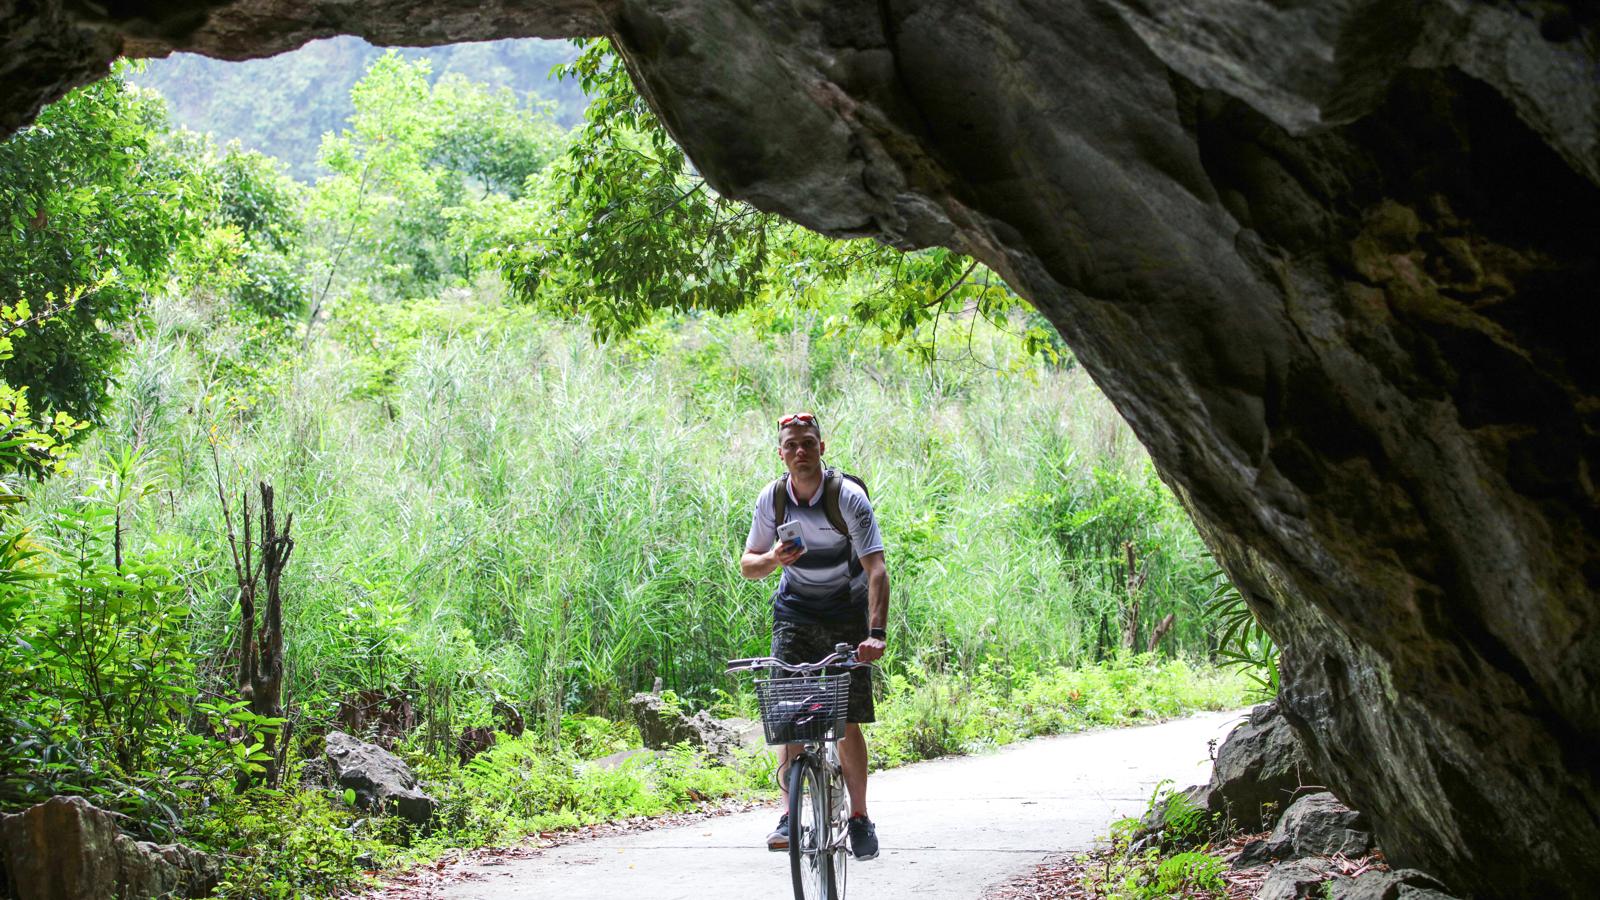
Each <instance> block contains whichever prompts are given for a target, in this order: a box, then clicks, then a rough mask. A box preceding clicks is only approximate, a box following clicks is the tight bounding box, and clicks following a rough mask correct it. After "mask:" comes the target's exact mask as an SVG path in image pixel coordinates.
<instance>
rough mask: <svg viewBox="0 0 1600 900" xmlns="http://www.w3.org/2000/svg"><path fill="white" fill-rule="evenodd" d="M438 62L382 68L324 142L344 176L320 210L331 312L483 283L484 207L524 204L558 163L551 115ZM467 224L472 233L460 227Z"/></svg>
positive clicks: (318, 201)
mask: <svg viewBox="0 0 1600 900" xmlns="http://www.w3.org/2000/svg"><path fill="white" fill-rule="evenodd" d="M430 72H431V70H430V65H429V63H428V61H427V60H426V59H423V60H418V61H416V62H407V61H406V60H405V59H404V58H402V57H401V56H400V55H399V54H398V53H394V52H391V53H387V54H385V55H384V56H382V57H379V58H378V59H377V61H375V62H374V63H373V64H372V67H371V68H370V69H369V70H368V71H367V74H366V76H365V77H363V78H362V79H361V81H360V82H359V83H357V84H356V86H355V87H354V88H353V89H352V91H351V99H352V102H353V103H354V106H355V113H354V115H352V116H351V119H350V125H349V127H348V128H347V129H345V130H344V131H342V132H340V133H339V134H337V135H330V136H328V137H327V138H325V139H324V141H323V146H322V163H323V165H324V166H325V167H327V168H328V170H329V171H330V172H331V173H332V174H331V175H330V176H328V177H327V178H324V179H322V180H321V181H319V182H318V183H317V186H316V188H315V190H314V191H313V192H312V195H311V198H310V202H309V218H310V220H311V222H312V224H313V234H312V238H313V241H312V243H313V247H312V252H313V254H314V255H315V258H316V266H315V267H314V268H315V269H317V270H319V271H321V272H322V273H323V277H322V278H321V280H320V282H319V284H318V285H317V286H316V288H315V298H316V299H315V301H314V304H313V305H314V308H315V309H316V310H317V311H318V312H320V311H321V309H322V307H323V306H324V305H325V302H326V301H327V300H328V299H330V298H333V297H339V296H353V297H370V298H372V299H376V300H388V299H413V298H417V297H421V296H424V295H426V294H428V293H430V292H432V291H435V290H437V289H438V288H439V287H441V286H443V285H446V284H450V283H457V282H463V281H465V280H466V279H467V278H468V277H470V276H471V274H472V269H473V260H474V258H475V257H476V255H477V253H478V251H479V248H478V247H476V246H475V245H474V240H475V237H474V236H475V235H477V234H480V233H481V231H482V228H481V227H480V225H479V223H481V220H482V219H483V216H482V215H479V214H478V213H477V209H478V207H480V206H484V205H487V207H486V208H488V209H491V210H492V209H494V208H496V204H497V203H498V202H499V200H500V199H502V198H504V197H506V196H511V197H515V196H518V195H520V193H521V192H522V190H523V186H524V184H525V183H526V182H527V180H528V178H529V177H530V176H532V175H534V174H535V173H537V172H538V171H539V170H540V169H542V168H543V167H544V166H545V165H546V164H547V163H548V162H549V160H550V159H551V158H552V157H553V156H555V155H556V153H557V152H558V151H559V149H560V147H561V144H562V140H563V139H562V135H561V131H560V129H559V128H558V127H557V126H556V125H555V122H554V120H553V118H552V117H551V113H550V110H549V109H548V108H545V107H536V106H533V105H530V104H525V103H523V102H521V101H519V100H518V99H517V97H516V95H515V94H513V93H512V92H511V91H509V90H500V91H492V90H490V89H489V88H487V87H486V86H484V85H481V84H474V83H472V82H469V81H467V80H466V79H465V78H463V77H461V76H446V77H444V78H441V79H440V80H439V81H438V83H437V84H432V85H430V83H429V77H430ZM457 223H460V225H459V226H458V224H457Z"/></svg>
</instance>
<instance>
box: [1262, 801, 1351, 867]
mask: <svg viewBox="0 0 1600 900" xmlns="http://www.w3.org/2000/svg"><path fill="white" fill-rule="evenodd" d="M1372 849H1373V845H1372V832H1371V831H1370V830H1368V828H1367V821H1366V817H1365V816H1363V815H1361V813H1359V812H1357V811H1355V810H1353V809H1351V808H1350V807H1348V806H1345V805H1344V804H1343V803H1341V802H1339V798H1338V797H1335V796H1334V795H1332V794H1330V793H1328V792H1327V791H1323V792H1321V793H1317V794H1307V795H1305V796H1304V797H1301V798H1299V799H1298V800H1296V801H1294V803H1292V804H1290V805H1289V808H1288V809H1286V810H1284V812H1283V815H1282V816H1280V817H1279V818H1278V824H1277V825H1276V826H1274V827H1273V829H1272V834H1271V835H1269V836H1267V837H1266V838H1264V839H1262V840H1258V841H1251V842H1250V843H1249V844H1246V845H1245V847H1244V849H1243V850H1241V851H1239V857H1238V859H1236V860H1235V861H1234V867H1235V868H1239V869H1244V868H1249V867H1251V866H1258V865H1261V864H1263V863H1266V862H1270V861H1272V860H1275V859H1299V858H1301V857H1307V856H1332V855H1333V854H1335V853H1341V854H1344V855H1345V856H1347V857H1352V858H1354V857H1358V856H1365V855H1366V854H1368V853H1370V852H1372Z"/></svg>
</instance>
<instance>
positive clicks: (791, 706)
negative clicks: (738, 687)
mask: <svg viewBox="0 0 1600 900" xmlns="http://www.w3.org/2000/svg"><path fill="white" fill-rule="evenodd" d="M756 700H757V701H758V702H759V703H760V704H761V727H762V728H763V729H765V730H766V732H767V743H769V744H797V743H801V742H803V741H837V740H839V739H840V738H841V737H844V717H845V713H846V712H847V711H848V710H849V706H850V675H849V674H848V673H845V674H841V675H796V676H793V677H789V678H758V679H756Z"/></svg>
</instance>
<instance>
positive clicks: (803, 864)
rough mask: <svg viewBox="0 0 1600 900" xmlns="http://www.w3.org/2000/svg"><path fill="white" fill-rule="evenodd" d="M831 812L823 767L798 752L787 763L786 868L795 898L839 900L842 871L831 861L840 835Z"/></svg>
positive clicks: (808, 756) (807, 755) (811, 758)
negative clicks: (791, 760)
mask: <svg viewBox="0 0 1600 900" xmlns="http://www.w3.org/2000/svg"><path fill="white" fill-rule="evenodd" d="M831 813H832V802H831V798H830V797H829V796H828V780H827V778H826V777H824V775H823V773H822V767H821V766H820V765H819V764H818V762H817V760H816V759H814V758H813V757H812V756H811V755H810V754H801V755H800V756H798V757H796V758H795V760H794V761H793V762H791V763H790V764H789V870H790V872H791V873H792V874H793V875H794V897H795V900H842V894H843V892H842V890H841V888H842V885H840V884H839V876H840V875H842V874H843V873H842V872H837V871H836V870H835V868H834V864H833V860H834V849H835V844H836V843H837V841H838V839H839V838H840V837H841V836H840V835H836V834H834V833H833V822H832V815H831Z"/></svg>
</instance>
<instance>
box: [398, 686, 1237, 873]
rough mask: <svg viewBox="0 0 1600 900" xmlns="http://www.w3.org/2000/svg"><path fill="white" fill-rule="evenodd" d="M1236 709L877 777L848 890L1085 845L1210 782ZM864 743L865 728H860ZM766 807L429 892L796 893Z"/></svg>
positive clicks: (1029, 860) (997, 865) (565, 852)
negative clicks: (867, 832)
mask: <svg viewBox="0 0 1600 900" xmlns="http://www.w3.org/2000/svg"><path fill="white" fill-rule="evenodd" d="M1243 715H1244V713H1242V712H1232V713H1205V714H1202V715H1197V716H1192V717H1190V718H1187V719H1179V720H1177V721H1173V722H1167V723H1164V724H1161V725H1150V726H1144V727H1139V728H1123V729H1115V730H1106V731H1096V732H1090V733H1087V734H1075V735H1063V736H1060V737H1050V738H1040V739H1037V740H1033V741H1029V742H1027V743H1023V744H1015V745H1012V746H1010V747H1006V748H1003V749H1001V750H1000V751H998V752H996V753H992V754H986V755H982V756H969V757H962V758H957V759H942V760H934V761H931V762H925V763H919V764H917V765H913V766H906V767H904V768H900V769H895V770H892V771H889V772H880V773H878V774H876V775H873V776H872V781H871V785H870V790H871V793H870V795H869V798H868V804H869V807H870V811H871V813H872V817H873V819H874V820H875V821H877V823H878V834H879V838H880V840H881V843H882V852H883V855H882V856H880V857H879V858H878V859H876V860H873V861H871V862H866V863H855V862H852V863H850V865H849V867H848V879H849V884H848V896H849V897H850V898H851V900H867V898H875V900H876V898H890V900H892V898H910V897H917V898H951V900H957V898H959V900H975V898H978V897H980V896H981V895H982V894H983V890H984V888H985V887H987V886H989V885H993V884H995V883H997V882H1000V881H1003V880H1005V879H1006V878H1009V877H1011V876H1013V875H1016V874H1018V873H1021V872H1024V871H1027V870H1029V869H1031V868H1033V867H1034V866H1035V865H1037V864H1038V863H1039V862H1040V861H1041V860H1042V859H1043V858H1044V857H1045V856H1047V855H1050V854H1054V853H1059V852H1061V851H1063V850H1077V849H1086V848H1088V847H1089V846H1090V845H1091V844H1092V843H1093V842H1094V840H1095V838H1097V837H1100V836H1103V835H1104V834H1105V830H1106V826H1107V825H1108V824H1109V823H1110V822H1112V821H1113V820H1115V819H1118V818H1121V817H1123V816H1131V815H1138V814H1140V813H1141V812H1143V810H1144V808H1145V806H1146V804H1147V803H1148V801H1149V798H1150V793H1151V791H1152V790H1153V789H1154V788H1155V786H1156V784H1157V783H1158V782H1160V781H1161V780H1162V779H1171V780H1172V781H1173V782H1174V783H1175V784H1176V786H1177V787H1180V788H1181V787H1185V786H1187V785H1190V784H1195V783H1199V782H1203V781H1205V780H1206V779H1207V778H1209V777H1210V770H1211V761H1210V757H1209V754H1208V753H1207V742H1208V741H1211V740H1213V739H1214V740H1216V741H1217V742H1218V743H1219V744H1220V743H1221V740H1222V738H1223V737H1224V736H1225V735H1226V734H1227V733H1228V731H1229V730H1231V729H1232V727H1233V726H1234V724H1236V723H1238V722H1239V721H1242V717H1243ZM868 740H869V741H870V740H871V731H870V730H869V731H868ZM776 820H777V811H776V807H775V806H774V807H773V809H771V810H761V811H758V812H751V813H741V814H737V815H730V816H725V817H722V818H715V819H709V820H706V821H703V822H699V823H696V824H692V825H687V826H680V827H673V828H662V829H658V830H655V831H648V832H643V833H639V834H630V835H624V836H620V837H608V838H601V839H597V840H593V841H587V842H583V843H578V844H570V845H567V846H564V847H557V848H553V849H550V850H547V851H542V852H537V853H534V854H532V855H531V856H530V857H528V858H524V859H513V860H506V861H494V863H496V864H489V865H485V864H480V863H469V864H465V865H464V866H463V868H465V869H468V870H471V872H472V874H471V875H470V876H469V880H467V881H464V882H460V883H457V884H455V885H451V886H448V887H442V888H439V889H437V892H430V896H431V897H438V898H484V900H510V898H528V900H542V898H551V900H691V898H692V900H755V898H780V900H781V898H786V897H792V896H793V891H792V889H791V887H790V886H789V857H788V855H787V854H778V853H768V852H767V850H766V848H765V847H764V846H763V845H762V839H763V838H764V837H765V835H766V833H767V832H768V831H769V830H771V828H772V826H773V824H774V823H775V822H776Z"/></svg>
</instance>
